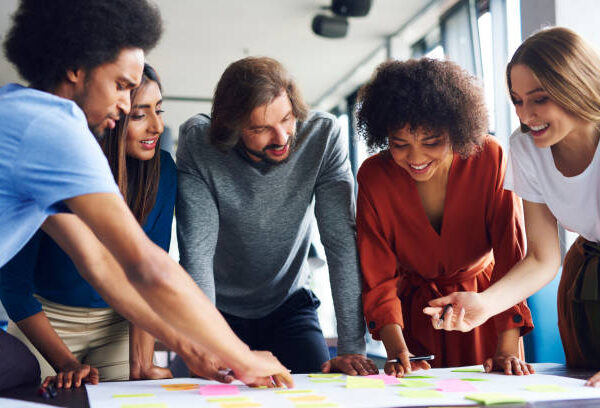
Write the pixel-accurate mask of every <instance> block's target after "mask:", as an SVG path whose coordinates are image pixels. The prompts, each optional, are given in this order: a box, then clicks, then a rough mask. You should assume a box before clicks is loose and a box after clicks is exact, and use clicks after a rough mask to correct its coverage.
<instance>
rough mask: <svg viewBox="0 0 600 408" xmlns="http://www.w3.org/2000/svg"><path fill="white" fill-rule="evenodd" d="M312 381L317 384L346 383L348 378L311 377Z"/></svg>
mask: <svg viewBox="0 0 600 408" xmlns="http://www.w3.org/2000/svg"><path fill="white" fill-rule="evenodd" d="M309 380H310V382H314V383H316V384H326V383H345V382H346V380H344V379H343V378H309Z"/></svg>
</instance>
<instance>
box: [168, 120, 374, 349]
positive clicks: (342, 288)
mask: <svg viewBox="0 0 600 408" xmlns="http://www.w3.org/2000/svg"><path fill="white" fill-rule="evenodd" d="M209 127H210V119H209V118H208V117H207V116H205V115H196V116H193V117H192V118H190V119H189V120H187V121H186V122H185V123H184V124H183V125H181V127H180V135H179V146H178V149H177V168H178V189H177V190H178V193H177V206H176V215H177V238H178V242H179V252H180V262H181V265H182V266H183V267H184V268H185V269H186V270H187V271H188V272H189V273H190V275H191V277H192V278H193V279H194V281H196V283H197V284H198V286H199V287H200V288H201V289H202V290H203V291H204V293H206V295H207V296H208V297H209V298H210V299H211V300H212V301H213V302H215V296H216V306H217V307H218V308H219V309H220V310H222V311H224V312H225V313H229V314H232V315H234V316H238V317H242V318H260V317H264V316H266V315H267V314H269V313H270V312H272V311H273V310H275V309H276V308H277V307H278V306H280V305H281V304H282V303H283V302H284V301H285V300H286V299H287V298H288V297H289V296H290V295H291V294H292V293H294V292H295V291H296V290H298V289H300V288H301V287H306V286H308V282H307V280H308V277H309V276H308V275H309V267H308V263H307V254H308V249H309V246H310V236H311V221H312V219H313V218H312V217H313V216H316V219H317V223H318V227H319V232H320V235H321V241H322V242H323V245H324V247H325V254H326V256H327V263H328V266H329V275H330V281H331V289H332V295H333V301H334V306H335V312H336V318H337V328H338V353H339V354H347V353H364V352H365V344H364V322H363V314H362V303H361V281H360V271H359V263H358V255H357V250H356V230H355V202H354V195H353V184H354V181H353V177H352V173H351V170H350V164H349V161H348V151H347V148H346V144H345V143H344V141H343V140H342V138H341V136H340V128H339V124H338V123H337V120H336V119H335V117H333V116H331V115H329V114H324V113H317V112H313V113H311V114H310V116H309V118H308V119H307V120H306V121H304V122H299V123H298V125H297V138H298V144H297V148H296V150H295V151H292V152H291V153H290V156H289V160H288V161H287V162H286V163H283V164H278V165H271V164H268V163H264V162H253V161H251V160H250V159H248V158H247V157H245V156H244V155H243V154H242V153H240V152H239V151H237V150H235V149H234V150H231V151H229V152H227V153H223V152H221V151H219V150H217V149H216V148H214V147H213V146H212V145H211V144H210V142H209V138H208V130H209Z"/></svg>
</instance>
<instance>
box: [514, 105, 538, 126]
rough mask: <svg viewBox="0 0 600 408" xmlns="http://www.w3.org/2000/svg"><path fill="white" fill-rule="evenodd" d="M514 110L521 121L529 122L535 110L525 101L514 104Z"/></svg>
mask: <svg viewBox="0 0 600 408" xmlns="http://www.w3.org/2000/svg"><path fill="white" fill-rule="evenodd" d="M515 112H516V114H517V116H518V117H519V120H520V121H521V123H525V124H527V123H531V120H532V119H533V118H534V117H535V110H534V109H533V108H532V107H531V106H529V105H527V104H525V103H523V104H522V105H520V106H516V107H515Z"/></svg>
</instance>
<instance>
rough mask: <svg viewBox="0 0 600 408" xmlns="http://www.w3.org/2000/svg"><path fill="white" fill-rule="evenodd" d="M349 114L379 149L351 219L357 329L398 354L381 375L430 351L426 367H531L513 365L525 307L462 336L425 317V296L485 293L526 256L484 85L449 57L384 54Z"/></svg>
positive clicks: (526, 326) (405, 369)
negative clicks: (358, 282)
mask: <svg viewBox="0 0 600 408" xmlns="http://www.w3.org/2000/svg"><path fill="white" fill-rule="evenodd" d="M357 117H358V127H359V133H360V134H361V136H363V137H364V138H365V140H366V142H367V145H368V146H369V148H370V149H371V150H381V151H380V152H379V153H378V154H376V155H374V156H372V157H370V158H369V159H367V160H366V161H365V162H364V164H363V165H362V166H361V168H360V171H359V172H358V185H359V191H358V202H357V221H356V222H357V231H358V247H359V253H360V261H361V267H362V273H363V278H364V288H363V303H364V312H365V317H366V319H367V324H368V327H369V330H370V332H371V334H372V335H373V337H374V338H375V339H381V340H383V343H384V345H385V348H386V351H387V356H388V359H389V360H396V361H397V362H393V361H388V362H387V363H386V364H385V372H386V373H387V374H390V375H395V376H403V375H404V374H406V373H410V372H411V371H412V370H415V369H419V368H425V369H427V368H429V367H430V366H429V364H428V363H427V362H425V361H417V362H410V361H409V357H410V356H413V355H427V354H434V355H435V359H434V360H433V362H432V365H433V366H435V367H452V366H464V365H473V364H482V363H483V365H484V368H485V371H486V372H489V371H492V370H502V371H504V372H505V373H506V374H517V375H522V374H529V373H533V368H532V367H531V366H530V365H529V364H527V363H525V362H524V361H523V360H522V359H523V346H522V341H521V340H520V337H521V336H522V335H524V334H526V333H527V332H529V331H530V330H531V329H532V327H533V324H532V320H531V313H530V311H529V308H528V307H527V305H526V303H525V302H522V303H519V304H517V305H515V306H513V307H512V308H510V309H508V310H507V311H505V312H504V313H502V314H499V315H497V316H496V317H494V318H493V319H490V320H489V321H488V322H487V323H485V324H483V325H482V326H480V327H478V328H476V329H474V330H472V331H470V332H468V333H460V332H449V331H438V330H435V328H434V327H432V324H431V320H430V318H429V316H427V315H425V314H424V313H423V308H424V307H426V306H427V303H428V301H429V300H431V299H434V298H437V297H440V296H443V295H445V294H449V293H452V292H455V291H476V292H477V291H483V290H485V289H486V288H488V287H489V286H490V285H491V284H492V283H493V282H494V281H496V280H498V279H499V278H501V277H502V276H504V275H505V274H506V272H507V271H508V270H509V269H510V268H511V267H512V266H513V265H514V264H515V263H517V262H519V261H520V260H521V259H522V258H523V256H524V254H525V247H524V243H525V242H524V234H523V231H524V229H523V221H522V209H521V206H520V203H519V201H518V199H517V197H516V196H515V195H514V194H512V193H511V192H510V191H506V190H504V189H503V187H502V185H503V181H504V171H505V166H506V157H505V154H504V152H503V151H502V148H501V146H500V145H499V144H498V143H497V142H496V141H495V140H494V139H493V138H492V137H490V136H487V134H486V133H487V110H486V108H485V103H484V97H483V91H482V89H481V88H480V87H479V86H478V85H477V83H476V81H475V79H474V78H473V77H472V76H471V75H470V74H468V73H467V72H466V71H464V70H463V69H461V68H460V67H459V66H458V65H456V64H455V63H452V62H450V61H437V60H432V59H419V60H409V61H404V62H400V61H389V62H385V63H383V64H381V65H380V66H379V67H378V69H377V70H376V72H375V74H374V76H373V78H372V79H371V80H370V81H369V82H368V83H367V84H366V85H365V86H364V87H363V88H362V89H361V91H360V93H359V108H358V112H357ZM446 315H447V316H451V315H452V309H451V308H449V309H448V310H447V311H446ZM444 324H445V323H444Z"/></svg>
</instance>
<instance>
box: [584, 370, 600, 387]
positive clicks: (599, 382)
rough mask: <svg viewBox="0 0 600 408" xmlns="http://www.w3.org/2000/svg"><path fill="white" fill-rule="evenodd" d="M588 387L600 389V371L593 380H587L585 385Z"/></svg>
mask: <svg viewBox="0 0 600 408" xmlns="http://www.w3.org/2000/svg"><path fill="white" fill-rule="evenodd" d="M585 385H587V386H588V387H600V371H598V372H597V373H596V374H594V376H593V377H592V378H590V379H589V380H587V382H586V383H585Z"/></svg>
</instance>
